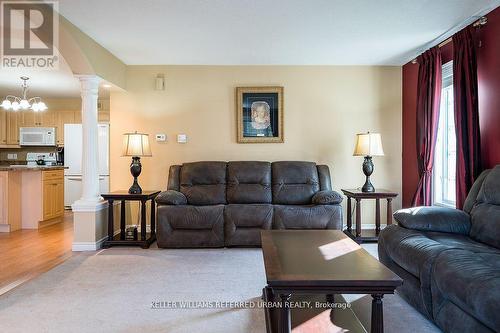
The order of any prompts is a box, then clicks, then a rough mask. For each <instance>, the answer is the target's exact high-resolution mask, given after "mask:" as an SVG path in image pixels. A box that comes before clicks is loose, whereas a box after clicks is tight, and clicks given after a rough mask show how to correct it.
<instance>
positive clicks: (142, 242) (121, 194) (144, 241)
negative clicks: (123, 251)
mask: <svg viewBox="0 0 500 333" xmlns="http://www.w3.org/2000/svg"><path fill="white" fill-rule="evenodd" d="M159 193H160V191H142V193H140V194H130V193H128V190H122V191H115V192H111V193H105V194H101V196H102V197H103V198H104V199H105V200H107V201H108V239H107V240H106V241H104V243H103V247H104V248H108V247H110V246H114V245H125V246H127V245H128V246H131V245H132V246H133V245H139V246H140V247H142V248H143V249H147V248H148V247H149V246H150V245H151V243H153V242H154V241H155V240H156V209H155V200H154V199H155V198H156V196H157V195H158V194H159ZM115 200H116V201H121V207H120V208H121V210H120V234H118V235H116V236H114V214H113V203H114V202H115ZM148 200H151V221H150V223H151V232H150V233H147V232H146V202H147V201H148ZM126 201H140V202H141V234H140V235H139V237H138V238H139V239H138V240H126V239H125V202H126Z"/></svg>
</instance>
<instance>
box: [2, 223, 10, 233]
mask: <svg viewBox="0 0 500 333" xmlns="http://www.w3.org/2000/svg"><path fill="white" fill-rule="evenodd" d="M0 232H10V224H0Z"/></svg>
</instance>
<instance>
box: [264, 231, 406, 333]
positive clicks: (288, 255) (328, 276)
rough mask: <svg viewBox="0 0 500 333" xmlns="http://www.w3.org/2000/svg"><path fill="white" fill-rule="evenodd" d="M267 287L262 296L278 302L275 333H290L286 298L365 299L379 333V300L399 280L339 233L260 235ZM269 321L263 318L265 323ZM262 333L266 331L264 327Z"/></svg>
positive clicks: (305, 232)
mask: <svg viewBox="0 0 500 333" xmlns="http://www.w3.org/2000/svg"><path fill="white" fill-rule="evenodd" d="M261 238H262V252H263V256H264V265H265V269H266V278H267V286H266V287H265V288H264V296H265V298H267V299H268V300H269V298H272V299H273V300H278V301H281V302H282V304H284V305H285V306H282V307H281V308H280V315H279V317H280V318H279V322H278V331H279V332H280V333H285V332H286V333H288V332H290V329H291V317H290V307H289V306H287V305H289V300H290V298H291V297H292V295H294V296H295V295H300V294H302V295H307V294H309V295H330V297H333V295H338V294H371V295H372V298H373V299H372V317H371V332H372V333H374V332H376V333H382V332H383V331H384V323H383V305H382V297H383V295H384V294H393V293H394V290H395V289H396V287H398V286H400V285H401V284H402V283H403V280H401V278H400V277H399V276H397V275H396V274H394V273H393V272H392V271H391V270H389V269H388V268H387V267H385V266H384V265H383V264H381V263H380V262H379V261H377V260H376V259H375V258H373V257H372V256H371V255H370V254H369V253H368V252H366V251H365V250H364V249H363V248H361V247H360V246H359V245H358V244H357V243H356V242H354V241H353V240H352V239H350V238H349V237H347V236H346V235H345V234H344V233H343V232H342V231H340V230H263V231H261ZM268 317H269V320H271V316H269V315H266V320H267V319H268ZM267 326H268V331H269V327H272V326H273V325H270V324H269V323H268V325H267Z"/></svg>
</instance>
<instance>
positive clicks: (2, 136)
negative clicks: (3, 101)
mask: <svg viewBox="0 0 500 333" xmlns="http://www.w3.org/2000/svg"><path fill="white" fill-rule="evenodd" d="M6 144H7V111H5V110H4V109H0V145H6Z"/></svg>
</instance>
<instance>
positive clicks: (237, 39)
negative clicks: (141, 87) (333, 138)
mask: <svg viewBox="0 0 500 333" xmlns="http://www.w3.org/2000/svg"><path fill="white" fill-rule="evenodd" d="M499 3H500V2H499V1H498V0H439V1H436V0H420V1H417V0H381V1H373V0H306V1H304V0H148V1H137V0H107V1H102V0H86V1H81V0H60V1H59V9H60V12H61V14H62V15H63V16H65V17H66V18H67V19H68V20H70V21H71V22H72V23H73V24H75V25H76V26H77V27H79V28H80V29H81V30H82V31H83V32H85V33H86V34H88V35H89V36H90V37H92V38H93V39H95V40H96V41H97V42H98V43H99V44H101V45H102V46H103V47H105V48H106V49H108V50H109V51H110V52H112V53H113V54H114V55H115V56H117V57H118V58H120V59H121V60H122V61H123V62H125V63H126V64H127V65H152V64H155V65H156V64H170V65H402V64H404V63H406V62H407V61H408V60H410V59H411V58H412V57H414V56H415V54H416V53H417V52H419V51H421V48H422V47H423V46H425V44H427V43H428V42H430V41H432V40H433V39H435V38H436V37H438V36H439V35H441V34H442V33H444V32H446V31H447V30H448V29H450V28H452V27H454V26H456V25H457V24H460V23H461V22H463V21H464V20H466V19H467V18H469V17H470V16H472V15H475V14H477V13H479V12H481V11H484V10H485V9H487V8H489V9H493V8H494V7H496V6H498V5H499Z"/></svg>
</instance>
